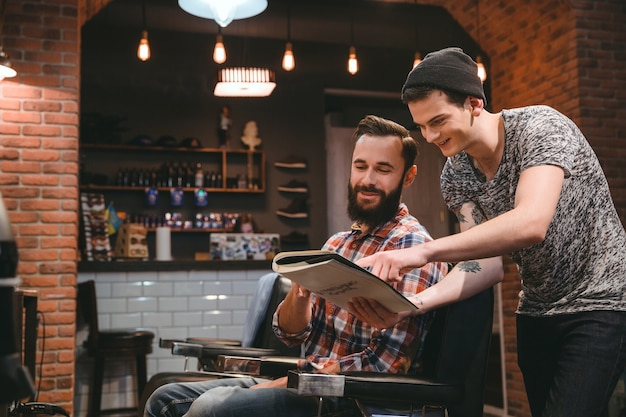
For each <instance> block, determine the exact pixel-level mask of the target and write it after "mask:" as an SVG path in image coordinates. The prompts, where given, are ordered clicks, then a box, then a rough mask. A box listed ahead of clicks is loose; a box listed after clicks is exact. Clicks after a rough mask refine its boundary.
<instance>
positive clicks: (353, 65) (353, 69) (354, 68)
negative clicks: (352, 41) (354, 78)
mask: <svg viewBox="0 0 626 417" xmlns="http://www.w3.org/2000/svg"><path fill="white" fill-rule="evenodd" d="M358 71H359V61H357V59H356V48H355V47H354V46H351V47H350V55H349V56H348V72H349V73H350V74H352V75H354V74H356V73H357V72H358Z"/></svg>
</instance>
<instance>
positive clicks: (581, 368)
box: [517, 311, 626, 417]
mask: <svg viewBox="0 0 626 417" xmlns="http://www.w3.org/2000/svg"><path fill="white" fill-rule="evenodd" d="M517 351H518V364H519V367H520V369H521V370H522V374H523V375H524V385H525V386H526V393H527V395H528V402H529V404H530V409H531V413H532V415H533V417H576V416H580V417H600V416H601V415H602V413H603V411H604V410H605V408H606V407H607V404H608V401H609V399H610V397H611V395H612V393H613V390H614V389H615V386H616V384H617V381H618V379H619V378H620V377H621V375H622V373H623V371H624V366H625V365H626V312H617V311H589V312H582V313H577V314H565V315H556V316H550V317H529V316H522V315H518V317H517Z"/></svg>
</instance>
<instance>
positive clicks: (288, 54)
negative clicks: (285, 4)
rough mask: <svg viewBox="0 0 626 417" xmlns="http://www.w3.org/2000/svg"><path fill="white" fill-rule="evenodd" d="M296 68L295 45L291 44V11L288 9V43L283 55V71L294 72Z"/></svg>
mask: <svg viewBox="0 0 626 417" xmlns="http://www.w3.org/2000/svg"><path fill="white" fill-rule="evenodd" d="M295 67H296V59H295V58H294V56H293V45H292V44H291V11H290V10H289V9H287V43H286V44H285V53H284V55H283V69H284V70H285V71H293V69H294V68H295Z"/></svg>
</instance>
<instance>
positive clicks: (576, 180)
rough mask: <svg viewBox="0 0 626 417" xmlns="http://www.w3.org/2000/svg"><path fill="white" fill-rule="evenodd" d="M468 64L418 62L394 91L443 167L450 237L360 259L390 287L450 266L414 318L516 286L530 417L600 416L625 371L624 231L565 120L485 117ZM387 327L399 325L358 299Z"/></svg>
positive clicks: (545, 110)
mask: <svg viewBox="0 0 626 417" xmlns="http://www.w3.org/2000/svg"><path fill="white" fill-rule="evenodd" d="M476 74H477V68H476V64H475V62H474V61H472V59H471V58H470V57H469V56H467V55H466V54H465V53H463V51H462V50H460V49H459V48H447V49H443V50H440V51H437V52H433V53H431V54H429V55H427V56H426V57H425V58H424V60H423V61H422V63H420V64H419V65H418V66H417V67H415V68H414V69H413V70H412V71H411V72H410V73H409V76H408V78H407V80H406V83H405V85H404V87H403V89H402V100H403V102H404V103H406V104H407V105H408V108H409V111H410V112H411V116H412V117H413V121H414V122H415V123H416V125H417V126H418V127H419V129H420V131H421V133H422V135H423V136H424V138H425V139H426V141H427V142H428V143H432V144H434V145H436V146H438V147H439V149H440V150H441V152H442V153H443V154H444V155H445V156H446V157H448V160H447V162H446V164H445V166H444V169H443V172H442V174H441V191H442V194H443V197H444V200H445V202H446V204H447V206H448V207H449V208H450V209H451V210H453V211H454V212H455V213H456V215H457V217H458V219H459V222H460V227H461V233H459V234H456V235H453V236H447V237H444V238H441V239H437V240H434V241H432V242H427V243H426V244H424V245H420V246H419V247H415V248H411V249H403V250H399V251H392V252H386V253H379V254H376V255H374V256H372V257H368V258H365V259H363V260H361V261H360V262H358V263H359V264H360V265H361V266H366V267H371V271H372V272H373V273H374V274H376V275H378V276H379V277H381V278H382V279H385V280H389V281H394V280H396V279H398V277H399V273H400V271H401V270H403V269H404V268H406V267H412V268H414V267H419V266H422V265H425V264H427V262H432V261H448V262H459V263H458V264H457V265H456V266H455V268H454V269H453V270H452V271H451V272H450V273H449V274H448V276H447V277H446V279H444V280H442V281H441V283H439V284H437V285H435V286H433V287H431V288H429V289H427V290H426V291H424V292H423V293H421V294H419V295H417V296H416V297H415V298H414V302H415V304H416V305H418V306H420V307H421V309H422V310H421V311H430V310H432V309H434V308H436V307H439V306H441V305H444V304H447V303H450V302H454V301H458V300H460V299H463V298H466V297H469V296H470V295H472V294H475V293H477V292H479V291H480V290H482V289H484V288H488V287H489V286H491V285H493V284H495V283H496V282H498V281H499V280H501V279H502V271H501V268H500V265H501V260H500V257H499V255H511V257H512V259H513V260H514V261H515V262H516V263H517V265H518V266H519V272H520V275H521V278H522V292H521V293H520V300H519V306H518V310H517V313H518V315H517V343H518V362H519V366H520V368H521V370H522V373H523V375H524V382H525V385H526V392H527V395H528V400H529V403H530V407H531V411H532V415H533V416H534V417H559V416H563V417H566V416H567V417H575V416H581V417H593V416H600V415H601V414H602V412H603V411H604V409H605V408H606V406H607V403H608V400H609V398H610V396H611V394H612V392H613V389H614V388H615V385H616V383H617V380H618V378H619V377H620V376H621V374H622V372H623V370H624V365H625V363H626V233H625V232H624V227H623V225H622V224H621V222H620V219H619V217H618V215H617V212H616V210H615V207H614V205H613V202H612V199H611V195H610V192H609V187H608V184H607V181H606V179H605V176H604V173H603V172H602V168H601V166H600V163H599V161H598V159H597V157H596V155H595V154H594V152H593V150H592V149H591V147H590V145H589V143H588V142H587V140H586V139H585V137H584V136H583V134H582V133H581V132H580V130H579V129H578V128H577V127H576V125H575V124H574V123H573V122H572V121H571V120H569V119H568V118H567V117H565V116H564V115H562V114H560V113H559V112H557V111H556V110H554V109H552V108H550V107H547V106H529V107H523V108H517V109H510V110H502V111H501V112H500V113H490V112H488V111H487V110H485V107H484V106H485V101H486V100H485V95H484V92H483V88H482V84H481V82H480V80H479V78H478V76H477V75H476ZM352 311H354V312H355V314H356V315H357V316H358V317H360V318H361V319H363V320H365V321H368V322H370V323H372V324H373V325H375V326H380V327H382V328H384V327H385V326H387V325H389V324H391V323H393V322H395V320H397V319H398V318H400V317H403V314H400V315H394V314H391V313H389V312H385V311H384V310H381V309H380V306H377V305H376V303H373V302H369V301H368V300H362V299H360V300H355V302H354V303H353V306H352Z"/></svg>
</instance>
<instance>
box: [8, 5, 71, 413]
mask: <svg viewBox="0 0 626 417" xmlns="http://www.w3.org/2000/svg"><path fill="white" fill-rule="evenodd" d="M77 2H78V0H55V1H27V0H24V1H22V0H8V2H7V16H6V20H5V25H4V39H3V40H4V47H5V50H6V51H7V52H8V53H9V55H10V57H11V59H12V62H13V66H14V67H15V68H16V69H17V70H18V76H17V77H15V78H10V79H5V80H4V81H2V82H0V120H1V123H0V145H1V146H0V164H1V165H0V192H2V197H3V199H4V202H5V204H6V206H7V208H8V209H9V215H10V218H11V222H12V224H13V230H14V234H15V237H16V240H17V244H18V247H19V253H20V263H19V267H18V273H19V276H20V277H21V278H22V283H23V286H24V287H31V288H36V289H38V290H39V304H38V309H39V310H40V311H42V312H43V314H44V320H45V325H46V326H45V336H46V344H45V356H44V358H43V367H42V369H41V370H39V369H38V370H37V371H38V372H39V371H41V373H42V376H43V379H42V381H41V392H40V394H39V398H38V400H39V401H46V402H54V403H57V404H59V405H61V406H63V407H65V408H66V409H68V410H71V408H72V398H73V381H74V345H75V329H74V315H75V314H74V311H75V303H74V292H75V283H76V253H77V252H76V249H77V231H78V225H77V223H78V222H77V218H78V217H77V207H78V206H77V201H78V200H77V195H78V189H77V185H78V182H77V172H78V165H77V161H78V158H77V155H78V84H79V69H78V64H79V33H80V32H79V30H78V19H77ZM42 324H43V322H42V323H41V324H40V329H39V336H40V340H41V338H42V336H43V335H44V330H43V327H42ZM40 354H41V343H40V345H39V350H38V358H37V359H38V361H39V360H40V357H39V355H40Z"/></svg>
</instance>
